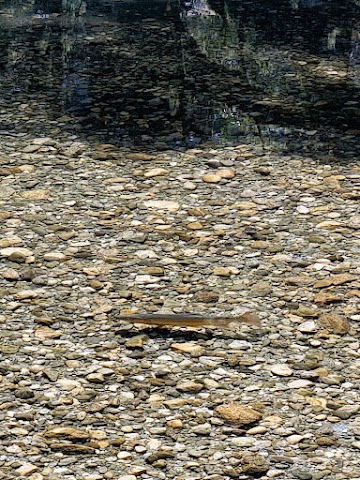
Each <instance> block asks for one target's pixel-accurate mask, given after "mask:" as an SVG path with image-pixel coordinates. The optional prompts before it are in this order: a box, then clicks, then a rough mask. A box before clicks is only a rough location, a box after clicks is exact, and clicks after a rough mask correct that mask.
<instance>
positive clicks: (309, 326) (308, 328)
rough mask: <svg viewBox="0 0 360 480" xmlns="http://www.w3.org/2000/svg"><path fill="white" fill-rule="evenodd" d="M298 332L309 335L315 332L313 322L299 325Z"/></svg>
mask: <svg viewBox="0 0 360 480" xmlns="http://www.w3.org/2000/svg"><path fill="white" fill-rule="evenodd" d="M297 329H298V330H300V332H304V333H311V332H315V331H316V330H317V326H316V323H315V321H314V320H306V322H303V323H301V324H300V325H299V326H298V327H297Z"/></svg>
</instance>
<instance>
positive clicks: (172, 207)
mask: <svg viewBox="0 0 360 480" xmlns="http://www.w3.org/2000/svg"><path fill="white" fill-rule="evenodd" d="M144 206H145V207H146V208H154V209H155V210H168V211H170V212H176V211H177V210H179V208H180V204H179V203H178V202H175V201H172V200H148V201H146V202H144Z"/></svg>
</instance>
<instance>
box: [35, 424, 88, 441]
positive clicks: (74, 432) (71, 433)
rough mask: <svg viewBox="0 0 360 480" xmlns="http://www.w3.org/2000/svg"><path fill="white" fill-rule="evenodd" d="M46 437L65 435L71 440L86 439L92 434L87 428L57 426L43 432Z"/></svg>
mask: <svg viewBox="0 0 360 480" xmlns="http://www.w3.org/2000/svg"><path fill="white" fill-rule="evenodd" d="M43 436H44V437H46V438H61V437H65V438H68V439H70V440H86V439H88V438H90V434H89V432H88V431H86V430H80V429H78V428H73V427H55V428H51V429H50V430H47V431H46V432H44V433H43Z"/></svg>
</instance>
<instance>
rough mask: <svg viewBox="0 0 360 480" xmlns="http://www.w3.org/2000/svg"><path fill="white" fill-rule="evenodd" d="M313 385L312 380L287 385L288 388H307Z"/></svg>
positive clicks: (300, 380) (297, 381)
mask: <svg viewBox="0 0 360 480" xmlns="http://www.w3.org/2000/svg"><path fill="white" fill-rule="evenodd" d="M311 385H313V382H311V381H310V380H302V379H299V380H293V381H292V382H289V383H288V384H287V386H288V388H306V387H310V386H311Z"/></svg>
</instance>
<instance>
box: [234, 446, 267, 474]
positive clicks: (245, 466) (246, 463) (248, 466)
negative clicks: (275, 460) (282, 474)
mask: <svg viewBox="0 0 360 480" xmlns="http://www.w3.org/2000/svg"><path fill="white" fill-rule="evenodd" d="M269 468H270V463H269V462H268V460H266V459H265V458H264V457H263V456H262V455H260V454H259V453H255V452H245V453H244V454H243V455H242V458H241V472H242V473H245V474H247V475H250V476H251V477H259V476H262V475H265V473H266V472H267V471H268V470H269Z"/></svg>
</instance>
